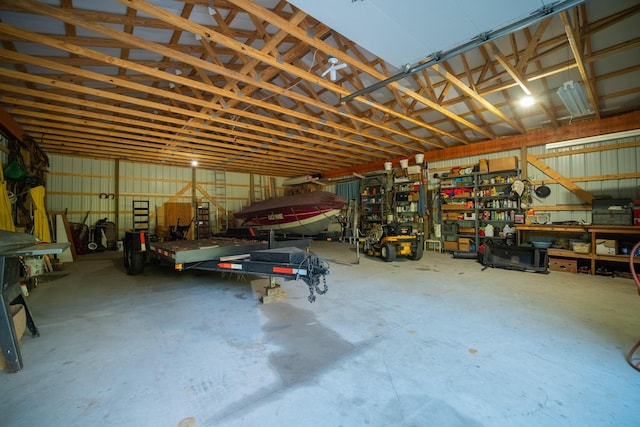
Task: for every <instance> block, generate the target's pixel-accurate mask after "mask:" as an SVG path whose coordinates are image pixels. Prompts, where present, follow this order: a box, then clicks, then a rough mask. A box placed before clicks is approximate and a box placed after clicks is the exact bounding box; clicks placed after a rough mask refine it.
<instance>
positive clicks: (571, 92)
mask: <svg viewBox="0 0 640 427" xmlns="http://www.w3.org/2000/svg"><path fill="white" fill-rule="evenodd" d="M556 93H557V94H558V96H559V97H560V100H561V101H562V103H563V104H564V106H565V107H567V110H569V114H571V116H573V117H578V116H584V115H585V114H590V113H591V112H592V111H591V106H590V105H589V103H588V102H587V99H586V98H585V96H584V93H583V92H582V86H580V83H576V82H574V81H573V80H569V81H566V82H564V83H563V84H562V86H560V87H559V88H558V92H556Z"/></svg>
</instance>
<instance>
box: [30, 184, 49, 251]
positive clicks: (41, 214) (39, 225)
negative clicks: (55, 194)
mask: <svg viewBox="0 0 640 427" xmlns="http://www.w3.org/2000/svg"><path fill="white" fill-rule="evenodd" d="M29 194H30V195H31V199H32V200H33V204H34V206H35V210H34V212H33V235H34V236H36V237H37V238H38V239H40V241H41V242H47V243H50V242H51V232H50V231H49V220H48V218H47V210H46V209H45V206H44V205H45V204H44V187H43V186H42V185H39V186H37V187H33V188H32V189H31V190H29Z"/></svg>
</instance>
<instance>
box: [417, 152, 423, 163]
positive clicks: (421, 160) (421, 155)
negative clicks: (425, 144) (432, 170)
mask: <svg viewBox="0 0 640 427" xmlns="http://www.w3.org/2000/svg"><path fill="white" fill-rule="evenodd" d="M422 162H424V154H422V153H418V154H416V165H421V164H422Z"/></svg>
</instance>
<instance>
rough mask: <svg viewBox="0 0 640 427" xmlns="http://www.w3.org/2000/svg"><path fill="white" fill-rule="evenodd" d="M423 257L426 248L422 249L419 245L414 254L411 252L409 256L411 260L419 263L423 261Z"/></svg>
mask: <svg viewBox="0 0 640 427" xmlns="http://www.w3.org/2000/svg"><path fill="white" fill-rule="evenodd" d="M422 255H424V248H423V247H422V245H418V246H416V249H415V250H414V251H413V252H411V255H409V259H410V260H413V261H418V260H420V259H422Z"/></svg>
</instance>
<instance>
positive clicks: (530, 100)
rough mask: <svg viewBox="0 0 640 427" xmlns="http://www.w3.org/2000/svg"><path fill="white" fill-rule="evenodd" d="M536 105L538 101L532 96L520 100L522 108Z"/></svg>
mask: <svg viewBox="0 0 640 427" xmlns="http://www.w3.org/2000/svg"><path fill="white" fill-rule="evenodd" d="M535 103H536V99H535V98H534V97H533V96H531V95H527V96H523V97H522V98H520V105H521V106H522V107H531V106H532V105H533V104H535Z"/></svg>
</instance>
